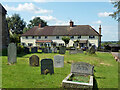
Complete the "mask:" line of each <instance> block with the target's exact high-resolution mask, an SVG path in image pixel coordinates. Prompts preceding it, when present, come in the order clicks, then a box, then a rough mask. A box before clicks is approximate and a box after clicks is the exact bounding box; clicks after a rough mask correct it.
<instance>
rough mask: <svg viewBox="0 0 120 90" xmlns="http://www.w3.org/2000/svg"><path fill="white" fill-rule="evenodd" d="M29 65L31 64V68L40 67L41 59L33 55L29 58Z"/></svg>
mask: <svg viewBox="0 0 120 90" xmlns="http://www.w3.org/2000/svg"><path fill="white" fill-rule="evenodd" d="M29 63H30V66H39V57H38V56H36V55H32V56H31V57H30V58H29Z"/></svg>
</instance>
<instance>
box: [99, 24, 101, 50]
mask: <svg viewBox="0 0 120 90" xmlns="http://www.w3.org/2000/svg"><path fill="white" fill-rule="evenodd" d="M99 34H100V36H99V48H101V25H100V26H99Z"/></svg>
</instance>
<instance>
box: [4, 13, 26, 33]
mask: <svg viewBox="0 0 120 90" xmlns="http://www.w3.org/2000/svg"><path fill="white" fill-rule="evenodd" d="M6 20H7V24H8V30H11V32H12V33H15V34H22V33H23V29H24V27H25V26H26V22H25V21H24V20H23V19H21V17H20V15H19V14H13V15H12V16H11V17H9V16H8V17H7V18H6Z"/></svg>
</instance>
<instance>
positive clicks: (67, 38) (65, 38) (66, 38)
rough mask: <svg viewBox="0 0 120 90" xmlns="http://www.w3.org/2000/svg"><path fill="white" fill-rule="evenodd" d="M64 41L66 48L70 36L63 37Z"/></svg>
mask: <svg viewBox="0 0 120 90" xmlns="http://www.w3.org/2000/svg"><path fill="white" fill-rule="evenodd" d="M62 40H63V41H64V42H65V46H67V44H68V43H69V41H70V37H68V36H63V37H62Z"/></svg>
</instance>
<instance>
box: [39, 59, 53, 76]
mask: <svg viewBox="0 0 120 90" xmlns="http://www.w3.org/2000/svg"><path fill="white" fill-rule="evenodd" d="M48 73H50V74H53V73H54V67H53V60H52V59H42V60H41V74H45V75H46V74H48Z"/></svg>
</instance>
